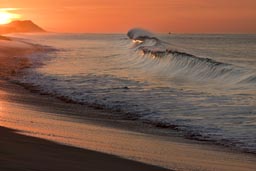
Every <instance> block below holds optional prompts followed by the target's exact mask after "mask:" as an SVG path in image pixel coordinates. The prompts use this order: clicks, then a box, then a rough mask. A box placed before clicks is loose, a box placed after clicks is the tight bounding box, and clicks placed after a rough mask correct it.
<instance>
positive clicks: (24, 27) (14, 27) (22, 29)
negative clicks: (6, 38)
mask: <svg viewBox="0 0 256 171" xmlns="http://www.w3.org/2000/svg"><path fill="white" fill-rule="evenodd" d="M35 32H46V31H45V30H44V29H42V28H41V27H39V26H38V25H36V24H35V23H33V22H32V21H31V20H24V21H19V20H17V21H12V22H11V23H9V24H5V25H0V34H8V33H35Z"/></svg>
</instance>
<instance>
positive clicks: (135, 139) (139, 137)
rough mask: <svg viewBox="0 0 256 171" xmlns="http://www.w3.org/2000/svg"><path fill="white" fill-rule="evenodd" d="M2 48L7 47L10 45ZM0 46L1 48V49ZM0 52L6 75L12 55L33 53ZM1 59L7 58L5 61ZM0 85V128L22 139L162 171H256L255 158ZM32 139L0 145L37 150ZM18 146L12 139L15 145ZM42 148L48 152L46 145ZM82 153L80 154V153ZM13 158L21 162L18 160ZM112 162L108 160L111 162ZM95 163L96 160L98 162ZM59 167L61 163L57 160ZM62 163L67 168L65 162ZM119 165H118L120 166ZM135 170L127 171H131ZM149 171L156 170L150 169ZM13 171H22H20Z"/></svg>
mask: <svg viewBox="0 0 256 171" xmlns="http://www.w3.org/2000/svg"><path fill="white" fill-rule="evenodd" d="M5 43H6V42H5ZM5 43H3V42H1V43H0V44H1V45H2V44H5ZM12 43H13V42H12ZM12 43H11V44H12ZM7 44H10V42H9V43H7ZM9 46H11V45H9ZM12 46H14V47H15V46H16V45H13V44H12ZM3 47H5V48H4V49H6V46H3ZM19 47H20V45H19ZM1 49H2V48H1ZM18 49H19V48H18ZM29 49H30V48H29ZM1 52H2V53H1V54H2V56H3V58H2V59H5V58H8V60H9V61H10V62H9V63H6V62H5V63H3V62H2V66H3V67H7V68H8V70H10V69H13V68H12V67H10V66H9V65H11V62H12V58H11V56H14V57H15V56H16V55H17V54H19V55H21V56H23V55H22V53H24V54H27V53H31V52H33V51H31V49H30V50H29V51H27V50H26V48H25V49H24V48H23V50H22V53H21V52H18V51H17V54H14V55H11V54H10V51H2V50H1ZM6 54H8V57H7V56H6ZM22 59H23V58H22ZM24 60H26V58H24ZM2 61H5V60H2ZM28 63H29V62H28ZM13 66H14V69H16V71H18V70H19V69H22V68H23V67H24V66H23V65H19V63H18V66H23V67H18V69H17V67H16V66H17V64H15V65H13ZM28 66H29V65H26V67H28ZM0 68H1V60H0ZM0 71H1V69H0ZM2 73H5V76H7V75H8V74H13V73H12V72H10V71H8V72H2ZM0 83H1V84H0V85H1V86H0V105H1V106H0V107H1V108H0V123H1V124H0V126H4V127H8V128H13V129H17V130H20V131H22V132H21V133H22V134H26V135H32V136H36V137H40V138H45V139H49V140H53V141H56V142H60V143H64V144H69V145H72V146H77V147H81V148H84V149H90V150H96V151H101V152H104V153H109V154H115V155H118V156H122V157H125V158H129V159H133V160H137V161H141V162H144V163H149V164H153V165H160V166H165V167H167V168H171V169H175V170H227V171H229V170H233V171H236V170H237V171H240V170H245V171H250V170H251V171H254V170H255V169H256V164H255V163H256V158H255V155H250V154H244V153H239V152H233V151H231V150H228V149H225V148H222V147H218V146H214V145H209V144H208V143H204V142H197V141H190V140H186V139H184V138H182V137H179V135H178V134H177V133H176V132H174V131H167V132H166V130H165V129H159V130H157V131H156V129H155V128H151V127H150V125H147V124H144V125H141V123H137V122H134V121H127V120H122V118H118V116H117V117H116V118H113V116H111V115H108V111H103V110H96V109H92V108H89V107H86V106H82V105H78V104H70V103H65V102H63V101H61V100H58V99H55V98H52V97H49V96H47V95H37V94H33V93H31V92H29V91H28V90H25V89H23V88H22V87H20V86H18V85H14V84H12V83H10V82H7V81H0ZM0 131H1V134H2V132H3V134H6V135H8V136H14V137H16V138H17V141H20V140H21V139H22V138H23V139H26V138H30V137H26V136H21V135H17V134H14V133H13V132H11V131H10V130H8V129H6V128H1V129H0ZM21 137H22V138H21ZM20 138H21V139H20ZM32 139H33V138H32ZM34 140H35V141H36V142H38V143H34V142H33V143H30V144H29V143H28V144H27V141H25V142H24V143H21V144H20V143H18V144H17V143H16V144H15V143H13V144H8V141H7V140H6V139H5V140H4V139H3V138H1V142H3V143H5V145H7V146H8V145H9V147H11V146H16V145H20V146H19V148H22V147H23V145H24V146H26V147H27V148H32V149H33V148H36V147H38V146H40V143H39V142H41V141H45V140H42V139H41V140H39V139H33V141H34ZM17 141H16V140H15V142H17ZM21 141H22V140H21ZM47 143H50V144H51V142H48V141H47ZM47 143H46V144H47ZM52 144H54V143H52ZM55 145H56V144H55ZM46 146H47V147H49V146H48V145H46ZM0 147H1V146H0ZM58 148H61V150H60V151H61V153H62V152H63V153H64V151H65V152H67V154H68V151H69V150H70V151H72V150H71V149H72V148H71V147H66V146H61V147H58ZM4 149H6V148H4ZM7 149H8V148H7ZM54 149H55V146H54V145H53V146H51V145H50V147H49V148H48V150H49V151H52V150H53V151H54ZM33 150H36V149H33ZM33 150H32V151H33ZM74 150H75V149H74ZM79 150H81V149H79ZM81 151H83V150H81ZM37 152H38V153H39V152H42V151H40V150H39V151H37ZM84 152H85V151H83V152H81V153H84ZM7 153H8V151H7ZM81 153H80V152H79V155H83V154H81ZM33 155H35V153H34V152H33V153H31V156H30V157H33ZM79 155H78V156H79ZM84 155H85V154H84ZM95 155H96V154H95ZM15 156H16V154H15V153H14V155H13V156H12V157H14V159H15V160H16V162H19V161H20V160H21V158H23V157H22V153H21V154H20V155H17V157H15ZM18 156H19V157H21V158H18ZM49 156H52V153H46V154H45V157H46V159H47V161H48V160H50V158H48V157H49ZM96 156H97V155H96ZM5 157H6V152H5V153H2V152H1V148H0V162H2V159H4V158H5ZM112 157H113V156H111V157H110V158H112ZM103 158H109V155H105V156H104V157H103ZM113 158H115V157H113ZM118 159H119V158H118ZM63 160H64V161H67V160H71V159H68V158H65V159H64V158H62V161H63ZM98 160H100V158H99V159H98ZM109 160H110V159H109ZM116 160H117V159H116ZM3 161H4V160H3ZM10 161H11V160H9V162H8V161H7V162H6V163H5V168H8V167H7V165H8V164H9V165H10V166H11V163H12V162H10ZM28 161H29V160H28ZM49 162H50V161H49ZM59 162H61V160H60V161H59ZM72 162H76V161H72ZM72 162H70V163H72ZM80 162H81V161H80ZM127 162H128V163H125V162H124V163H123V166H122V165H121V166H122V167H123V168H126V165H130V164H129V162H131V161H129V160H127ZM66 163H67V165H68V162H66ZM81 163H82V162H81ZM120 163H122V162H121V161H120ZM27 164H28V166H29V167H30V166H31V167H32V165H31V164H32V163H30V162H27ZM78 165H80V164H78ZM98 165H101V164H98ZM135 165H136V164H135ZM1 166H2V164H1V165H0V170H1ZM22 166H23V165H20V167H22ZM83 166H85V165H83ZM33 167H34V170H36V169H37V168H36V167H37V165H33ZM38 167H39V166H38ZM42 167H43V166H42ZM70 167H71V166H70ZM85 167H86V166H85ZM88 167H89V166H88ZM90 167H91V168H93V167H94V166H93V165H91V166H90ZM113 167H119V166H113ZM143 167H145V168H146V167H147V168H149V167H151V166H148V165H143ZM67 168H68V166H67ZM127 168H128V167H127ZM136 168H137V165H136ZM136 168H134V169H130V170H136ZM151 168H152V169H154V170H155V169H156V168H153V167H151ZM13 169H15V168H13ZM16 169H17V170H22V169H24V168H16ZM48 169H49V168H48ZM95 169H96V166H95ZM137 169H138V168H137ZM159 169H160V168H159ZM54 170H57V169H54ZM71 170H72V169H71ZM90 170H93V169H90ZM96 170H97V169H96ZM110 170H114V169H110ZM119 170H120V169H119ZM128 170H129V169H128ZM138 170H142V169H138Z"/></svg>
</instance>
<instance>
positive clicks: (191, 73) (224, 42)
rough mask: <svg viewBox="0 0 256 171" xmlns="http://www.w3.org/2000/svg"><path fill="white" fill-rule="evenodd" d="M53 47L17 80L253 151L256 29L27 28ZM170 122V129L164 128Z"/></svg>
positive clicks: (255, 138) (30, 38)
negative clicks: (215, 31)
mask: <svg viewBox="0 0 256 171" xmlns="http://www.w3.org/2000/svg"><path fill="white" fill-rule="evenodd" d="M21 37H23V38H24V37H25V38H26V41H31V42H34V43H38V44H43V45H47V46H50V47H53V48H54V49H57V50H56V51H50V52H48V53H45V54H37V55H34V56H31V59H32V60H33V61H34V62H35V63H38V62H43V63H44V65H39V66H38V67H34V68H31V69H28V70H26V71H25V73H24V75H22V77H20V78H18V80H19V81H20V82H22V83H28V84H33V85H36V86H38V87H39V88H40V90H41V91H44V92H47V93H50V94H52V95H55V96H60V97H62V98H66V99H69V100H73V101H75V102H79V103H84V104H90V105H97V106H101V107H103V108H107V109H111V110H118V111H122V113H123V114H125V115H129V116H132V117H134V118H137V119H140V120H146V121H148V122H152V123H156V124H160V125H163V126H164V127H168V126H173V125H175V126H177V128H178V129H179V130H181V131H182V132H184V133H186V134H189V135H193V137H196V138H199V139H206V140H212V141H216V142H219V143H222V144H225V145H230V146H232V147H234V148H237V149H241V150H245V151H250V152H254V153H255V152H256V51H255V49H256V35H175V34H172V35H168V34H166V35H163V34H162V35H156V36H155V35H153V34H150V33H148V32H146V31H143V30H138V29H134V30H131V31H130V32H129V34H128V36H127V35H126V34H47V35H26V36H21ZM167 129H168V128H167Z"/></svg>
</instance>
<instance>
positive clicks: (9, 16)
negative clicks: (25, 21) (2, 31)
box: [0, 8, 21, 25]
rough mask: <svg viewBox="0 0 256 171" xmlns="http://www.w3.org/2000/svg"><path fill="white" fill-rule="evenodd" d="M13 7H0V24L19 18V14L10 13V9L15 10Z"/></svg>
mask: <svg viewBox="0 0 256 171" xmlns="http://www.w3.org/2000/svg"><path fill="white" fill-rule="evenodd" d="M15 10H17V9H15V8H0V25H3V24H8V23H10V22H11V21H13V20H17V19H20V18H21V15H20V14H16V13H12V12H11V11H15Z"/></svg>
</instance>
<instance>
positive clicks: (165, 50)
mask: <svg viewBox="0 0 256 171" xmlns="http://www.w3.org/2000/svg"><path fill="white" fill-rule="evenodd" d="M127 36H128V37H129V38H130V39H132V40H134V41H135V44H134V49H135V51H140V52H142V54H143V56H145V57H151V58H153V59H155V58H157V60H158V61H159V60H160V62H159V63H161V60H163V63H165V64H164V67H163V68H162V70H164V71H166V72H169V73H165V75H166V74H169V75H170V76H171V77H173V76H179V77H187V78H189V79H190V80H198V81H209V80H213V81H215V82H216V81H217V83H219V82H225V84H256V72H255V71H253V70H249V69H246V68H243V67H239V66H234V65H232V64H228V63H223V62H219V61H216V60H214V59H211V58H210V57H199V56H195V55H192V54H189V53H186V52H181V51H178V50H175V49H172V48H171V47H170V44H168V43H166V42H164V41H162V40H160V39H159V38H157V36H155V35H154V34H153V33H151V32H149V31H146V30H143V29H137V28H136V29H131V30H130V31H128V33H127ZM138 40H139V42H138ZM164 58H168V59H169V60H167V61H168V62H169V65H166V60H164ZM159 63H158V64H159ZM161 67H162V66H161Z"/></svg>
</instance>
